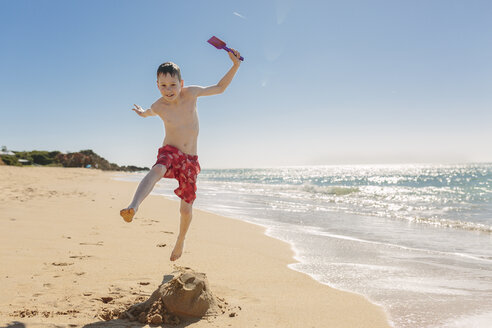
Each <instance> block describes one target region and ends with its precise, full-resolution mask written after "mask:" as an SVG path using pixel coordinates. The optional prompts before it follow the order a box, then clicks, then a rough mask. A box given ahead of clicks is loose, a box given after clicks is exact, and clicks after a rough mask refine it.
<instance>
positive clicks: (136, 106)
mask: <svg viewBox="0 0 492 328" xmlns="http://www.w3.org/2000/svg"><path fill="white" fill-rule="evenodd" d="M133 106H135V108H132V110H134V111H135V113H137V114H138V115H140V116H142V117H145V116H144V113H145V111H144V109H143V108H142V107H140V106H139V105H135V104H133Z"/></svg>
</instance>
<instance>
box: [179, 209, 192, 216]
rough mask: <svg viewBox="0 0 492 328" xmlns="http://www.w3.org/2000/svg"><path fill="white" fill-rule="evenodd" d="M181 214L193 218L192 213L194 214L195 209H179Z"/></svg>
mask: <svg viewBox="0 0 492 328" xmlns="http://www.w3.org/2000/svg"><path fill="white" fill-rule="evenodd" d="M179 212H180V213H181V215H183V216H191V214H192V212H193V209H192V208H191V207H181V208H180V209H179Z"/></svg>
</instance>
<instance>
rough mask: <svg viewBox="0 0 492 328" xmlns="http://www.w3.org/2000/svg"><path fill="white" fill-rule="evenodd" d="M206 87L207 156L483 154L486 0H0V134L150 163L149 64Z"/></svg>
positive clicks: (280, 159) (232, 160) (153, 147)
mask: <svg viewBox="0 0 492 328" xmlns="http://www.w3.org/2000/svg"><path fill="white" fill-rule="evenodd" d="M213 35H215V36H217V37H219V38H220V39H222V40H224V41H225V42H226V43H227V45H228V46H229V47H232V48H235V49H237V50H239V51H240V52H241V55H242V56H243V57H244V58H245V60H244V62H243V63H242V64H241V67H240V68H239V71H238V72H237V74H236V76H235V78H234V80H233V81H232V83H231V84H230V86H229V87H228V89H227V90H226V91H225V93H223V94H221V95H215V96H210V97H201V98H199V99H198V103H197V110H198V116H199V120H200V134H199V137H198V156H199V160H200V164H201V166H202V168H246V167H272V166H294V165H330V164H371V163H374V164H376V163H378V164H384V163H389V164H392V163H444V164H446V163H465V162H492V147H491V146H490V144H491V141H492V2H490V1H487V0H484V1H476V0H459V1H458V0H414V1H402V0H385V1H378V0H372V1H368V0H360V1H355V0H347V1H313V0H303V1H300V0H299V1H295V0H275V1H271V0H251V1H236V0H228V1H225V0H224V1H214V0H209V1H199V0H196V1H192V0H190V1H164V0H159V1H157V0H153V1H150V0H143V1H126V0H119V1H115V0H104V1H100V0H83V1H82V0H73V1H66V0H60V1H54V0H31V1H27V0H15V1H14V0H0V49H1V51H0V145H5V146H7V147H8V149H10V150H17V151H22V150H27V151H28V150H50V151H51V150H60V151H64V152H75V151H79V150H83V149H92V150H94V151H95V152H96V153H98V154H99V155H101V156H103V157H104V158H106V159H107V160H109V161H110V162H113V163H117V164H119V165H137V166H147V167H151V166H152V165H153V164H154V163H155V160H156V156H157V150H158V148H159V147H161V146H162V142H163V140H164V136H165V131H164V126H163V123H162V121H161V120H160V118H159V117H158V116H153V117H147V118H142V117H140V116H138V115H137V114H136V113H135V112H133V111H132V110H131V108H132V107H133V104H138V105H140V106H142V107H144V108H148V107H150V105H151V104H152V103H153V102H154V101H155V100H157V99H158V98H159V97H160V94H159V91H158V89H157V86H156V76H155V74H156V70H157V67H158V66H159V65H160V64H161V63H163V62H166V61H173V62H175V63H177V64H178V65H179V66H180V68H181V74H182V78H183V80H184V83H185V86H186V85H202V86H209V85H214V84H216V83H217V82H218V81H219V80H220V79H221V78H222V77H223V76H224V74H225V73H226V72H227V71H228V70H229V68H230V67H231V65H232V62H231V60H230V59H229V57H228V55H227V53H226V52H225V51H223V50H217V49H215V48H214V47H212V46H211V45H209V44H208V43H207V42H206V41H207V40H208V39H209V38H210V37H211V36H213Z"/></svg>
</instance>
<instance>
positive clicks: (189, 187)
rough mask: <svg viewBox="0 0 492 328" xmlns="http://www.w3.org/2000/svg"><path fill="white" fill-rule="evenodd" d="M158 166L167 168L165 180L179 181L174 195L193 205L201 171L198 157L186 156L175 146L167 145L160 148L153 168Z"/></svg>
mask: <svg viewBox="0 0 492 328" xmlns="http://www.w3.org/2000/svg"><path fill="white" fill-rule="evenodd" d="M157 164H162V165H164V166H165V167H166V169H167V170H166V173H165V174H164V178H170V179H176V180H178V182H179V187H178V188H177V189H175V190H174V193H175V194H176V195H177V196H178V197H179V198H181V199H183V200H184V201H185V202H187V203H189V204H193V201H194V200H195V198H196V194H195V192H196V177H197V176H198V173H200V171H201V168H200V164H199V163H198V156H197V155H189V154H185V153H183V152H182V151H181V150H179V149H178V148H176V147H174V146H171V145H165V146H164V147H161V148H159V153H158V154H157V162H156V163H155V164H154V165H153V166H152V167H154V166H156V165H157Z"/></svg>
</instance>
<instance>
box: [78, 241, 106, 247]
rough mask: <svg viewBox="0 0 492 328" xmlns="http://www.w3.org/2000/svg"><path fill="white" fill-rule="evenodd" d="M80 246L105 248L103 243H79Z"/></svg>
mask: <svg viewBox="0 0 492 328" xmlns="http://www.w3.org/2000/svg"><path fill="white" fill-rule="evenodd" d="M79 245H92V246H104V245H103V242H102V241H98V242H97V243H79Z"/></svg>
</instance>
